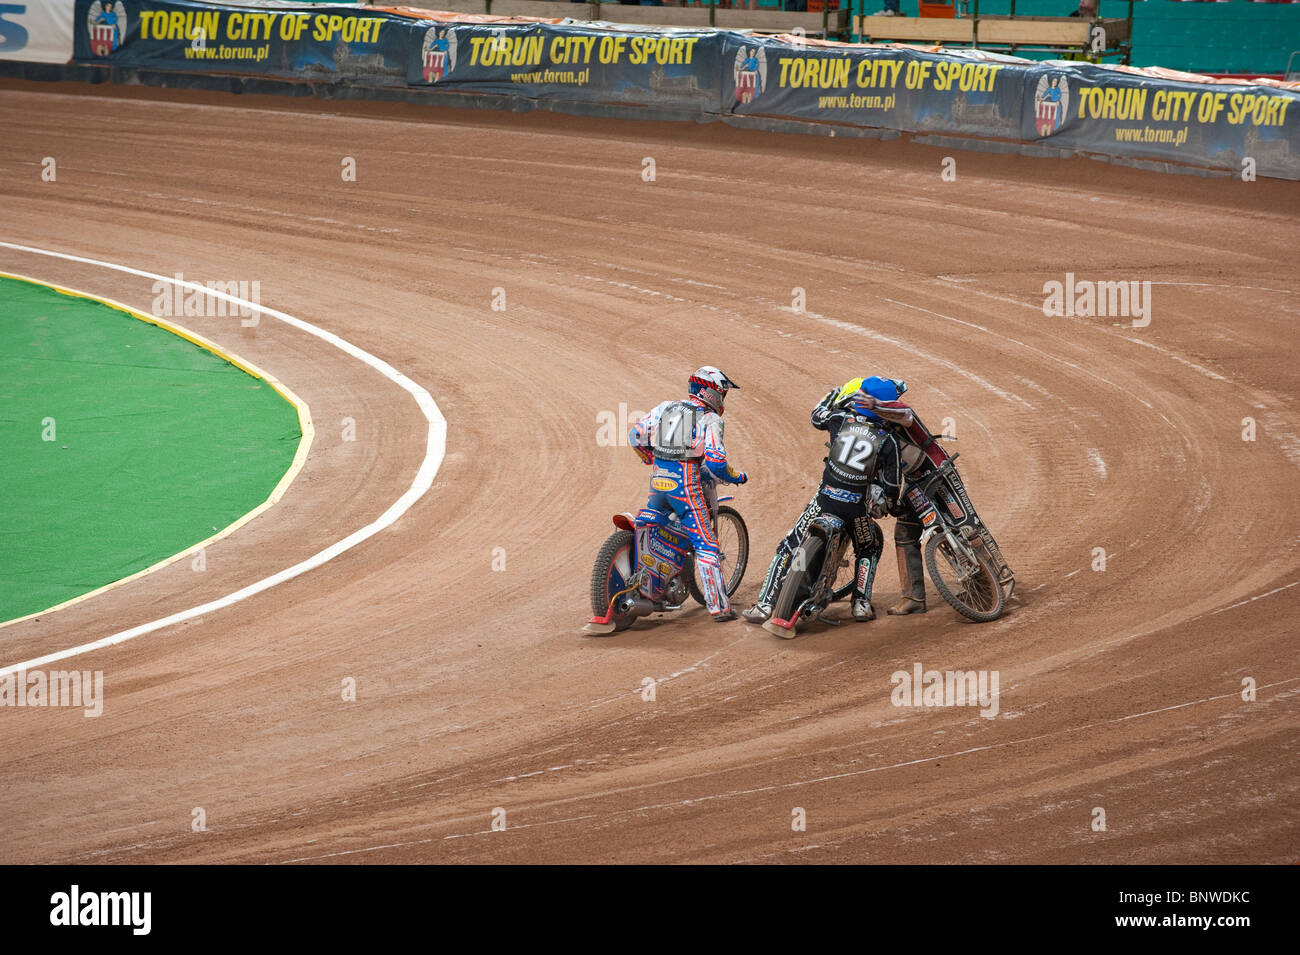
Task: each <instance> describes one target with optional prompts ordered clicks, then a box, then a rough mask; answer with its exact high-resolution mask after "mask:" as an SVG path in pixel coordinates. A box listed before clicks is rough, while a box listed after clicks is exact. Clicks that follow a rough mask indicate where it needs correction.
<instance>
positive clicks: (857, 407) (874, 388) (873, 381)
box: [853, 375, 907, 421]
mask: <svg viewBox="0 0 1300 955" xmlns="http://www.w3.org/2000/svg"><path fill="white" fill-rule="evenodd" d="M860 382H861V383H860V384H859V385H858V388H857V391H856V392H855V393H854V395H853V410H854V411H856V412H857V413H858V414H860V415H862V416H863V417H866V418H870V419H871V420H872V421H879V420H880V416H879V415H877V414H875V413H874V412H873V411H872V410H871V409H870V408H868V407H867V406H866V405H865V404H863V403H862V402H861V401H860V399H861V398H862V397H865V396H867V395H870V396H871V397H872V398H875V399H876V400H877V401H897V400H898V398H899V396H900V395H901V394H902V393H903V392H904V391H906V390H907V385H906V384H904V383H903V382H902V381H894V380H892V379H889V378H880V377H878V376H876V375H872V376H871V377H870V378H863V379H861V380H860Z"/></svg>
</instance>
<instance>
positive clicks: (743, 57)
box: [722, 33, 1028, 139]
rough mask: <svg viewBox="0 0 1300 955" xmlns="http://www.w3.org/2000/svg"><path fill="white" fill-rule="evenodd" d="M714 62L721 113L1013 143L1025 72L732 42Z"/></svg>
mask: <svg viewBox="0 0 1300 955" xmlns="http://www.w3.org/2000/svg"><path fill="white" fill-rule="evenodd" d="M722 57H723V61H724V70H723V74H724V75H723V78H722V79H723V94H724V104H723V109H724V111H725V112H729V113H733V114H738V115H762V116H777V117H783V118H792V119H806V120H813V121H819V122H830V123H845V124H849V125H853V126H875V127H881V128H885V129H899V130H906V131H908V132H921V131H927V132H929V131H934V132H951V133H963V134H967V135H974V136H995V137H1000V138H1003V139H1018V138H1019V137H1020V126H1021V118H1020V117H1021V111H1022V107H1023V103H1024V97H1025V82H1026V77H1027V76H1028V67H1027V65H1026V64H1025V62H1024V61H1017V60H1014V59H1012V58H1010V57H995V56H991V55H989V54H974V55H970V56H961V55H955V56H954V55H951V54H945V55H939V54H935V53H926V52H922V51H919V50H909V49H897V48H889V47H862V46H849V45H848V44H827V45H812V44H808V45H796V44H793V43H790V42H789V41H783V40H776V39H766V38H762V37H753V36H745V35H742V34H734V33H733V34H727V35H726V39H725V41H724V43H723V50H722Z"/></svg>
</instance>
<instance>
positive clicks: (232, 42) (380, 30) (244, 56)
mask: <svg viewBox="0 0 1300 955" xmlns="http://www.w3.org/2000/svg"><path fill="white" fill-rule="evenodd" d="M410 22H411V21H410V20H409V19H407V18H405V17H399V16H395V15H393V14H389V13H383V12H380V11H375V10H369V9H366V8H364V7H341V8H329V7H308V6H301V7H299V6H290V5H285V6H274V7H270V6H268V7H248V6H233V5H231V6H223V5H220V4H212V3H188V2H184V0H176V2H157V0H76V8H75V14H74V18H73V54H74V58H75V60H76V61H77V62H79V63H90V64H102V65H111V66H129V67H134V68H137V69H155V70H167V71H174V72H190V71H194V72H202V73H238V74H248V75H254V76H276V77H284V78H288V79H294V80H311V79H313V78H316V79H326V80H335V81H337V80H343V79H351V80H362V81H365V82H366V83H369V84H370V85H375V84H376V83H378V84H380V85H383V84H385V83H391V84H400V83H402V82H403V77H404V75H405V70H406V51H407V47H408V46H409V44H410V29H409V26H408V24H409V23H410Z"/></svg>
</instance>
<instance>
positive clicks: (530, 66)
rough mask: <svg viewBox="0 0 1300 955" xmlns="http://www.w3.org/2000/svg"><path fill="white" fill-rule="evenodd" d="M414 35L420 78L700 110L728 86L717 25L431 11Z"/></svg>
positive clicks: (412, 53)
mask: <svg viewBox="0 0 1300 955" xmlns="http://www.w3.org/2000/svg"><path fill="white" fill-rule="evenodd" d="M415 39H416V41H417V42H413V43H412V44H411V48H410V50H409V53H408V57H407V69H406V80H407V82H408V83H410V84H411V85H412V86H437V87H439V88H442V89H459V90H468V91H474V92H485V93H506V94H513V95H517V96H524V97H527V98H529V99H556V100H567V101H572V102H599V103H605V104H623V105H635V106H648V105H653V106H668V107H679V108H691V109H695V110H698V111H701V112H712V111H713V110H714V109H715V108H716V106H717V103H718V97H719V95H720V86H719V79H720V75H721V69H720V63H721V60H720V54H721V50H722V34H720V33H718V32H716V31H712V30H691V29H681V30H675V29H638V28H637V27H633V26H616V25H612V24H610V25H605V24H594V25H593V24H590V23H583V24H550V23H532V24H526V25H493V24H458V23H441V22H434V21H428V20H426V21H421V22H420V23H419V24H418V25H417V36H416V38H415Z"/></svg>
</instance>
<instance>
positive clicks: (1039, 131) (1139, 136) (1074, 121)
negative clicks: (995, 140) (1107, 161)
mask: <svg viewBox="0 0 1300 955" xmlns="http://www.w3.org/2000/svg"><path fill="white" fill-rule="evenodd" d="M1022 127H1023V128H1022V131H1021V138H1023V139H1024V140H1026V141H1030V142H1034V141H1037V142H1041V143H1043V144H1044V145H1050V146H1058V147H1062V148H1077V149H1084V150H1088V151H1092V152H1099V153H1109V154H1111V155H1118V156H1133V157H1144V158H1150V159H1160V160H1171V161H1174V162H1188V163H1194V164H1197V165H1209V166H1216V167H1219V168H1225V169H1231V170H1233V171H1234V172H1236V171H1247V170H1249V171H1251V172H1254V173H1256V174H1258V175H1269V176H1280V177H1283V178H1287V179H1300V91H1297V90H1291V89H1285V88H1281V87H1276V86H1259V85H1249V86H1247V85H1226V84H1206V83H1186V82H1177V81H1174V80H1170V79H1165V78H1159V79H1156V78H1150V77H1145V76H1141V75H1138V74H1134V73H1128V72H1123V71H1120V70H1115V69H1107V68H1105V67H1099V66H1092V65H1085V64H1080V65H1078V66H1073V65H1070V66H1066V65H1065V64H1063V63H1056V64H1052V65H1050V66H1046V67H1039V68H1035V69H1034V70H1033V72H1032V75H1031V81H1030V83H1029V87H1028V95H1027V96H1026V97H1025V104H1024V114H1023V117H1022Z"/></svg>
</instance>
